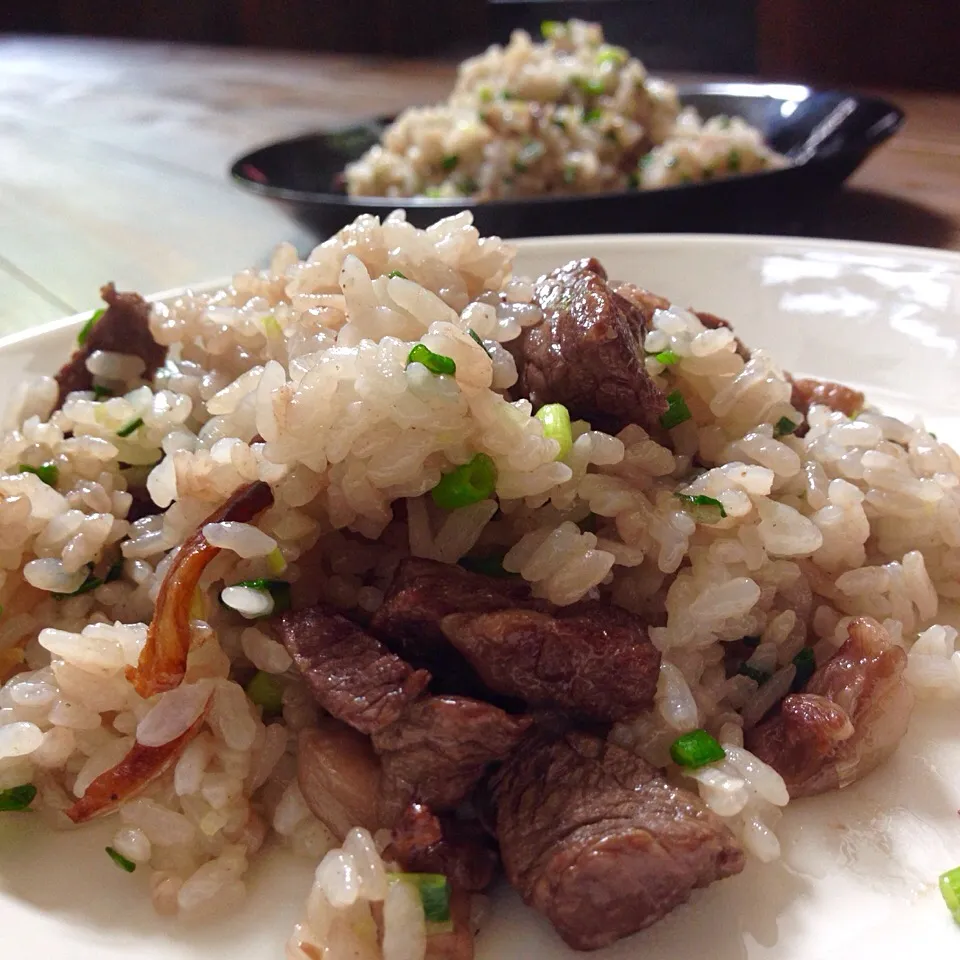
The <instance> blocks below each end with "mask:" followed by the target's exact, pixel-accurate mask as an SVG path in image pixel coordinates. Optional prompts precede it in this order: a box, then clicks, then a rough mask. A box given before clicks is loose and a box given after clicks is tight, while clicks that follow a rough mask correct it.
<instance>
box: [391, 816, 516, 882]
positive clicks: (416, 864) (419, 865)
mask: <svg viewBox="0 0 960 960" xmlns="http://www.w3.org/2000/svg"><path fill="white" fill-rule="evenodd" d="M384 856H385V858H386V859H388V860H396V861H398V862H399V864H400V865H401V867H403V869H404V871H405V872H407V873H442V874H443V875H444V876H445V877H446V878H447V879H448V880H449V881H450V883H451V884H452V885H453V886H456V887H459V888H460V889H461V890H470V891H472V892H474V893H479V892H480V891H482V890H486V888H487V887H489V886H490V884H491V882H492V881H493V875H494V873H495V871H496V869H497V851H496V850H495V849H494V847H493V845H492V841H491V839H490V836H489V835H488V834H487V833H485V832H484V831H483V830H482V829H481V827H480V825H479V824H478V823H477V822H476V821H475V820H457V819H455V818H453V817H443V818H441V817H438V816H436V814H434V813H432V812H431V810H430V808H429V807H427V806H425V805H424V804H422V803H411V804H410V805H409V806H408V807H407V808H406V809H405V810H404V811H403V813H402V814H401V815H400V819H399V820H398V821H397V822H396V823H395V824H394V827H393V831H392V834H391V839H390V846H389V847H388V848H387V850H386V851H385V853H384Z"/></svg>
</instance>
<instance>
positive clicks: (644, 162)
mask: <svg viewBox="0 0 960 960" xmlns="http://www.w3.org/2000/svg"><path fill="white" fill-rule="evenodd" d="M651 163H653V154H652V153H645V154H644V155H643V156H642V157H641V158H640V159H639V160H638V161H637V166H638V167H639V168H640V169H641V170H643V169H644V168H645V167H649V166H650V164H651Z"/></svg>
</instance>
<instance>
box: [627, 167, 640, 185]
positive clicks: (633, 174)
mask: <svg viewBox="0 0 960 960" xmlns="http://www.w3.org/2000/svg"><path fill="white" fill-rule="evenodd" d="M627 186H628V187H629V188H630V189H631V190H636V189H637V188H638V187H639V186H640V174H639V173H637V171H636V170H631V171H630V173H628V174H627Z"/></svg>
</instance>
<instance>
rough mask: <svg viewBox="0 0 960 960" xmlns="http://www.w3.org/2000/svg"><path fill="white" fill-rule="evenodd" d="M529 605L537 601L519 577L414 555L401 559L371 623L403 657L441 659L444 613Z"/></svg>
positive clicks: (445, 653) (444, 651) (444, 646)
mask: <svg viewBox="0 0 960 960" xmlns="http://www.w3.org/2000/svg"><path fill="white" fill-rule="evenodd" d="M528 605H535V604H534V601H532V600H531V598H530V588H529V586H528V584H526V583H524V582H523V581H522V580H510V579H507V578H496V577H488V576H485V575H484V574H481V573H471V572H470V571H468V570H464V569H463V568H462V567H458V566H456V565H454V564H449V563H440V562H438V561H436V560H420V559H417V558H412V559H409V560H404V561H403V562H402V563H401V564H400V567H399V569H398V570H397V574H396V576H395V577H394V580H393V583H392V584H391V586H390V589H389V591H388V592H387V595H386V597H385V598H384V601H383V604H382V605H381V606H380V608H379V609H378V610H377V612H376V613H375V614H374V615H373V619H372V620H371V622H370V629H371V630H372V631H373V632H374V633H375V634H377V636H379V637H382V638H383V639H384V641H385V642H387V643H388V644H389V646H390V647H391V649H394V650H396V651H397V653H399V654H400V655H401V656H403V657H406V658H407V659H410V660H414V661H417V662H420V661H424V660H425V661H428V662H433V661H435V660H440V661H441V662H445V659H446V658H447V657H448V656H449V651H450V644H449V643H448V642H447V639H446V637H444V635H443V631H442V630H441V629H440V621H441V620H442V619H443V618H444V617H446V616H448V615H449V614H451V613H485V612H487V611H490V610H502V609H503V608H504V607H520V606H528ZM541 606H542V605H541Z"/></svg>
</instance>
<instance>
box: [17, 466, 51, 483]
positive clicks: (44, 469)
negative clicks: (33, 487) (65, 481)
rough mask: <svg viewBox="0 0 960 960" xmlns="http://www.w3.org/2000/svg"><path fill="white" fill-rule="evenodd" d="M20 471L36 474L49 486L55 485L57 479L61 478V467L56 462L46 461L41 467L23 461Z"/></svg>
mask: <svg viewBox="0 0 960 960" xmlns="http://www.w3.org/2000/svg"><path fill="white" fill-rule="evenodd" d="M20 472H21V473H32V474H35V475H36V476H38V477H39V478H40V479H41V480H42V481H43V482H44V483H45V484H46V485H47V486H48V487H55V486H56V485H57V480H59V479H60V468H59V467H58V466H57V465H56V464H55V463H45V464H43V465H42V466H39V467H31V466H30V464H29V463H21V464H20Z"/></svg>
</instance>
